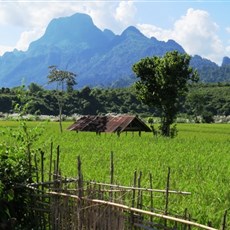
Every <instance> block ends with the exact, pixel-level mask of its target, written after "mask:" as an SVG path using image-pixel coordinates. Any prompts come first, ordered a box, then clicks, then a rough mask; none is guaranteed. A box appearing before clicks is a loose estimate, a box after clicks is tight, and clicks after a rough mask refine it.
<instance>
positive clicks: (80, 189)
mask: <svg viewBox="0 0 230 230" xmlns="http://www.w3.org/2000/svg"><path fill="white" fill-rule="evenodd" d="M77 159H78V164H77V169H78V197H79V201H78V209H77V210H78V212H77V214H78V228H77V229H78V230H81V229H82V227H83V223H82V222H83V221H82V213H81V212H82V210H81V209H82V197H83V176H82V171H81V159H80V156H78V158H77Z"/></svg>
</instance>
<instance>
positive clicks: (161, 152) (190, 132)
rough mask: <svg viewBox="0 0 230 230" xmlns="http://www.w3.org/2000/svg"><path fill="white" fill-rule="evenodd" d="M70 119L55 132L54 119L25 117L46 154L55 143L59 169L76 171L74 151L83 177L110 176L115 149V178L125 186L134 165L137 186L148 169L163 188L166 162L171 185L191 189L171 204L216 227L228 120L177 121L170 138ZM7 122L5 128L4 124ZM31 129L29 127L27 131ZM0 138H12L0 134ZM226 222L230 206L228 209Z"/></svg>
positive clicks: (226, 176)
mask: <svg viewBox="0 0 230 230" xmlns="http://www.w3.org/2000/svg"><path fill="white" fill-rule="evenodd" d="M70 124H72V123H71V122H64V123H63V125H64V130H65V131H64V132H63V133H62V134H61V133H60V132H59V124H58V123H57V122H44V123H39V122H28V126H29V127H31V128H32V129H33V128H34V127H35V126H37V125H42V127H43V129H44V130H43V134H42V136H41V137H40V139H39V140H38V141H37V142H36V143H35V147H39V148H41V149H42V150H44V151H45V156H46V158H47V159H48V158H49V154H50V143H51V142H53V144H54V147H55V148H56V147H57V146H58V145H60V150H61V153H60V167H61V171H62V175H64V176H67V177H76V175H77V167H76V165H77V157H78V156H80V157H81V160H82V170H83V175H84V179H85V180H96V181H100V182H107V183H109V181H110V176H109V173H110V155H111V151H112V152H113V153H114V165H115V167H114V170H115V178H114V179H115V182H116V183H117V184H121V185H127V186H130V185H132V183H133V174H134V171H135V170H137V171H138V172H140V171H142V173H143V181H142V187H149V181H148V178H149V172H151V173H152V175H153V187H154V188H157V189H165V187H166V178H167V172H168V168H169V167H170V169H171V177H170V189H172V190H179V191H187V192H191V195H190V196H184V197H183V196H176V197H175V196H174V197H172V198H171V197H170V199H171V200H170V208H171V210H173V211H174V212H178V213H183V211H184V210H185V208H187V209H188V211H189V213H190V214H191V216H192V217H193V220H195V221H198V222H199V223H202V224H207V223H208V221H211V222H212V225H213V226H214V227H216V228H219V227H220V225H221V223H222V218H223V215H224V212H225V210H229V209H230V124H177V128H178V131H179V133H178V136H177V137H176V138H174V139H168V138H163V137H155V136H153V135H152V134H151V133H142V135H141V137H139V136H138V134H137V133H135V134H134V135H132V133H127V135H126V133H122V134H121V136H120V137H118V136H117V135H116V134H108V133H107V134H105V133H102V134H101V135H100V136H99V135H96V134H95V133H86V132H79V133H76V132H73V131H67V130H66V128H67V127H68V126H69V125H70ZM18 125H19V123H17V122H15V121H0V128H1V131H4V132H5V133H7V132H9V127H11V128H12V129H15V128H17V127H18ZM7 127H8V128H7ZM31 132H33V131H31ZM0 138H1V142H4V141H5V142H7V143H11V144H14V140H13V139H11V138H9V137H8V136H5V135H1V136H0ZM228 226H229V227H230V210H229V213H228Z"/></svg>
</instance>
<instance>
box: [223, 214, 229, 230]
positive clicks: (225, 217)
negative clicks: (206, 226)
mask: <svg viewBox="0 0 230 230" xmlns="http://www.w3.org/2000/svg"><path fill="white" fill-rule="evenodd" d="M227 213H228V211H227V210H226V211H225V212H224V219H223V225H222V230H225V229H227Z"/></svg>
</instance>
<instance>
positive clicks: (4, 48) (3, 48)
mask: <svg viewBox="0 0 230 230" xmlns="http://www.w3.org/2000/svg"><path fill="white" fill-rule="evenodd" d="M14 48H15V47H13V46H1V45H0V55H3V54H4V53H5V52H7V51H13V50H14Z"/></svg>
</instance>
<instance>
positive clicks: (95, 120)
mask: <svg viewBox="0 0 230 230" xmlns="http://www.w3.org/2000/svg"><path fill="white" fill-rule="evenodd" d="M68 130H71V131H72V130H74V131H89V132H98V133H100V132H109V133H112V132H119V133H120V132H123V131H139V132H141V131H145V132H151V129H150V128H149V127H148V126H147V125H146V124H145V123H144V122H143V121H142V120H141V119H140V118H138V117H137V116H133V115H115V116H114V115H107V116H83V117H81V118H80V119H78V120H77V121H76V122H75V123H74V124H72V125H71V126H70V127H68Z"/></svg>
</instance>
